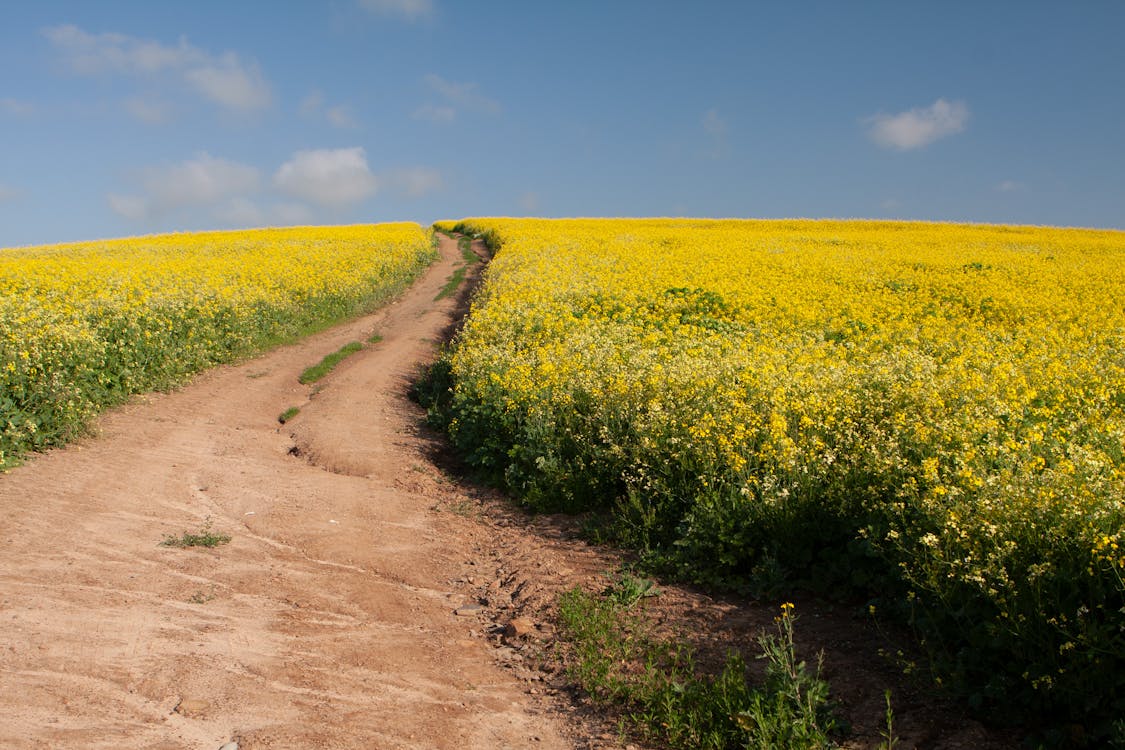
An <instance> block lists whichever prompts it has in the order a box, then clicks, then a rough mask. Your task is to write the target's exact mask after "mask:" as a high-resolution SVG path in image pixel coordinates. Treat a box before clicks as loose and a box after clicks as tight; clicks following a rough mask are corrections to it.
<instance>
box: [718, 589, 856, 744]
mask: <svg viewBox="0 0 1125 750" xmlns="http://www.w3.org/2000/svg"><path fill="white" fill-rule="evenodd" d="M776 619H777V634H776V635H775V634H772V633H766V634H762V635H761V636H760V637H759V638H758V645H759V646H760V647H761V649H762V654H761V656H759V657H758V658H761V659H765V660H766V682H765V686H764V688H763V689H762V690H761V691H758V692H755V693H754V695H753V696H752V697H751V702H750V706H749V708H747V709H746V710H744V711H741V712H739V714H738V720H739V725H740V726H741V727H742V728H743V730H745V732H746V736H747V744H746V747H747V748H761V750H772V749H773V748H781V747H783V748H794V749H796V748H810V749H811V748H824V747H830V746H831V745H832V742H831V740H830V739H829V734H830V733H831V732H832V731H833V730H835V729H836V719H835V717H833V715H832V713H831V711H830V703H829V701H828V683H827V682H825V681H824V680H823V679H821V676H820V671H821V666H822V662H823V658H824V655H823V653H821V654H820V655H818V657H817V665H816V672H815V673H810V671H809V669H808V667H807V665H806V664H805V662H804V661H798V660H797V655H796V650H795V648H794V644H793V622H794V620H795V619H796V618H795V617H794V616H793V605H792V604H791V603H789V602H786V603H785V604H782V605H781V614H780V615H779V616H778V617H777V618H776Z"/></svg>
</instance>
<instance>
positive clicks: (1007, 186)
mask: <svg viewBox="0 0 1125 750" xmlns="http://www.w3.org/2000/svg"><path fill="white" fill-rule="evenodd" d="M995 190H996V192H998V193H1019V192H1022V191H1024V190H1027V185H1025V184H1024V183H1022V182H1017V181H1016V180H1004V181H1003V182H1001V183H1000V184H998V185H997V186H996V188H995Z"/></svg>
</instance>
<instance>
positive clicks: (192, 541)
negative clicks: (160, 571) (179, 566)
mask: <svg viewBox="0 0 1125 750" xmlns="http://www.w3.org/2000/svg"><path fill="white" fill-rule="evenodd" d="M230 540H231V536H230V534H219V533H215V532H214V531H212V529H211V518H210V517H208V518H207V520H206V521H205V522H204V524H203V528H202V529H200V531H199V533H197V534H194V533H192V532H190V531H185V532H184V533H183V534H181V535H180V536H175V535H173V534H166V535H165V536H164V541H162V542H161V543H160V546H161V547H177V548H179V549H183V548H186V547H218V546H219V545H220V544H227V543H228V542H230Z"/></svg>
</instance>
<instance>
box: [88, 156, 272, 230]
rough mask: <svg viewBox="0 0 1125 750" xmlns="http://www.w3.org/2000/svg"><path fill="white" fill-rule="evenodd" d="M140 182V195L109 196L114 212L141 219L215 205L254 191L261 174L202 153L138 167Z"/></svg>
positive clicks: (242, 165)
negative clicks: (172, 162) (173, 161)
mask: <svg viewBox="0 0 1125 750" xmlns="http://www.w3.org/2000/svg"><path fill="white" fill-rule="evenodd" d="M139 182H140V187H141V189H142V191H143V195H121V194H118V193H111V194H110V195H109V196H108V199H109V205H110V208H111V209H112V210H113V211H114V212H115V213H117V214H119V215H121V216H124V217H125V218H127V219H133V220H141V219H149V218H153V217H157V216H163V215H166V214H169V213H174V212H176V211H179V210H180V209H184V208H192V207H200V206H203V207H212V206H216V205H218V204H220V203H222V202H224V201H229V200H232V199H235V198H238V197H240V196H243V195H245V194H246V193H250V192H254V191H255V190H257V189H258V185H259V182H260V176H259V173H258V170H257V169H255V168H254V167H251V166H248V165H246V164H239V163H238V162H233V161H227V160H226V159H217V158H215V157H213V156H211V155H210V154H207V153H202V154H200V155H199V156H198V157H197V158H195V159H190V160H188V161H185V162H183V163H182V164H174V165H171V166H163V167H148V168H146V169H144V170H141V172H140V180H139Z"/></svg>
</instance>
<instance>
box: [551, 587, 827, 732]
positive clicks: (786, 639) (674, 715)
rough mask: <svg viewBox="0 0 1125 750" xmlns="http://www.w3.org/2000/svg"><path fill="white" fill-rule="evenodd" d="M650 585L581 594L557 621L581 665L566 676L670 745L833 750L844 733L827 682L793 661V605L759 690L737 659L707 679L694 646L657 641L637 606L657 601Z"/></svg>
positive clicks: (771, 640)
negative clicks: (650, 598)
mask: <svg viewBox="0 0 1125 750" xmlns="http://www.w3.org/2000/svg"><path fill="white" fill-rule="evenodd" d="M653 592H654V588H653V585H652V583H651V582H650V581H644V580H643V579H637V578H633V577H631V576H623V577H622V579H621V580H620V581H618V582H617V583H615V584H614V585H613V586H611V587H609V588H608V589H607V591H606V593H605V594H603V596H600V597H598V596H594V595H592V594H589V593H586V592H584V591H582V590H581V589H574V590H572V591H569V592H567V593H566V594H564V595H563V596H562V598H561V599H560V602H559V616H560V619H561V621H562V625H563V632H564V635H565V638H566V639H567V642H568V643H569V645H570V647H571V649H572V651H573V655H574V658H573V660H572V664H571V666H570V667H569V674H570V676H571V678H572V679H574V680H575V681H576V682H577V683H578V684H579V685H580V686H581V687H582V688H583V689H584V690H585V691H586V692H587V693H588V694H589V695H590V697H591V698H592V699H593V700H594V701H596V702H599V703H606V704H612V705H617V706H620V707H621V708H622V709H623V711H624V717H625V723H626V724H627V725H628V726H630V727H631V728H632V729H633V730H634V731H637V732H638V733H639V734H641V735H642V736H644V737H646V738H648V739H652V740H658V741H660V742H663V743H666V744H667V745H668V746H670V747H673V748H689V747H690V748H713V749H715V750H719V749H721V748H763V749H764V748H808V749H812V748H828V747H832V746H833V742H832V739H831V735H832V733H833V732H836V731H838V729H839V727H838V724H837V721H836V719H835V718H834V717H833V715H832V713H831V710H830V703H829V699H828V683H827V682H825V681H824V680H823V679H821V677H820V663H819V661H818V664H817V667H816V670H815V672H813V671H811V670H809V669H808V667H807V665H806V664H805V662H803V661H799V660H798V659H797V658H796V655H795V648H794V643H793V622H794V620H795V617H794V616H793V613H792V609H793V605H791V604H786V605H783V606H782V609H781V614H780V616H779V617H778V618H777V623H778V632H777V633H776V634H769V633H764V634H763V635H762V636H761V637H760V638H759V639H758V644H759V646H760V648H761V650H762V653H761V655H760V656H759V658H761V659H765V660H767V666H766V679H765V682H764V684H763V685H761V686H758V687H754V686H751V685H750V684H749V682H748V681H747V670H746V663H745V661H744V660H743V657H742V656H741V655H740V654H738V653H735V652H732V653H730V654H729V655H728V657H727V660H726V663H725V664H724V665H723V668H722V670H721V671H720V672H719V673H718V674H716V675H708V674H704V673H702V672H701V670H700V669H699V667H698V665H697V664H696V662H695V657H694V653H693V651H692V649H691V648H690V647H689V646H686V645H684V644H682V643H668V642H662V641H659V640H656V639H654V638H653V637H652V636H651V635H650V633H649V629H648V627H647V622H646V621H645V620H644V618H643V617H642V616H641V615H640V614H639V613H638V611H637V610H636V609H634V608H633V606H634V605H635V604H636V603H637V602H638V601H640V600H642V599H643V598H645V597H646V596H652V595H655V594H654V593H653Z"/></svg>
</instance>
